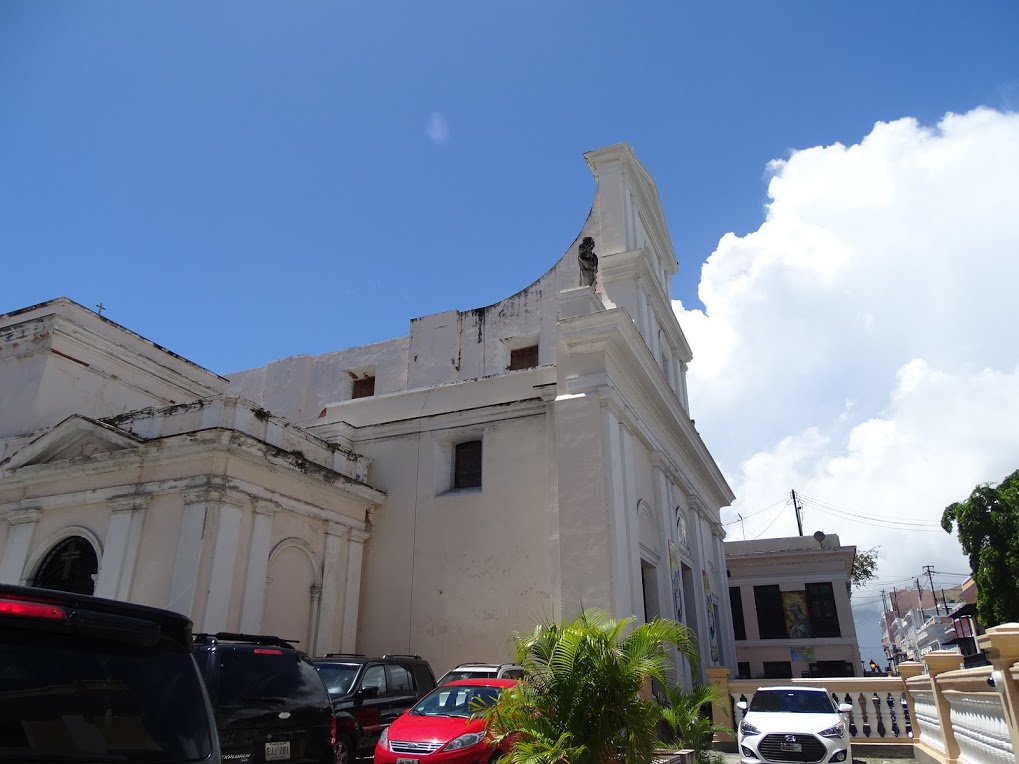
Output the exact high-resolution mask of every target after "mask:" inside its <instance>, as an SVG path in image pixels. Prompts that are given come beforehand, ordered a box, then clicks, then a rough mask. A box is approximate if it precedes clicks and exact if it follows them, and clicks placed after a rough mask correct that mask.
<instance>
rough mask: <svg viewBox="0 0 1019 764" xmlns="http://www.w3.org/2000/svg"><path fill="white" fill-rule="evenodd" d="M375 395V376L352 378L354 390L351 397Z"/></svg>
mask: <svg viewBox="0 0 1019 764" xmlns="http://www.w3.org/2000/svg"><path fill="white" fill-rule="evenodd" d="M373 395H375V377H365V378H364V379H355V380H354V391H353V393H352V394H351V396H350V397H351V398H371V397H372V396H373Z"/></svg>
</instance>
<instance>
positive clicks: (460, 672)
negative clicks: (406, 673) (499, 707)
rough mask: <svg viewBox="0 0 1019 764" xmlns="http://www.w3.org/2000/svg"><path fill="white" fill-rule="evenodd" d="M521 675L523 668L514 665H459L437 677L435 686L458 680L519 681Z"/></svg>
mask: <svg viewBox="0 0 1019 764" xmlns="http://www.w3.org/2000/svg"><path fill="white" fill-rule="evenodd" d="M523 675H524V667H523V666H518V665H517V664H515V663H461V664H460V665H459V666H457V667H456V668H453V669H450V670H449V671H447V672H446V673H445V674H443V675H442V676H441V677H439V681H438V682H436V683H435V686H436V687H441V686H442V685H444V684H446V682H454V681H456V680H458V679H520V678H521V677H522V676H523Z"/></svg>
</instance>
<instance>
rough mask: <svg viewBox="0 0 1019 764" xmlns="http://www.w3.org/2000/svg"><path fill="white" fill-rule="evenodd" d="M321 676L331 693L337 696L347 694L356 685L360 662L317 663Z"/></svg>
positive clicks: (316, 666)
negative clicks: (355, 680)
mask: <svg viewBox="0 0 1019 764" xmlns="http://www.w3.org/2000/svg"><path fill="white" fill-rule="evenodd" d="M315 668H316V669H318V673H319V676H321V677H322V681H323V682H325V685H326V689H327V690H328V691H329V694H330V695H332V696H335V697H339V696H341V695H347V694H349V693H350V690H351V688H352V687H353V686H354V679H356V678H357V670H358V669H359V668H361V665H360V664H359V663H317V664H315Z"/></svg>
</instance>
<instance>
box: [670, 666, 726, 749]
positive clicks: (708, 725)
mask: <svg viewBox="0 0 1019 764" xmlns="http://www.w3.org/2000/svg"><path fill="white" fill-rule="evenodd" d="M666 692H667V697H668V702H669V705H668V707H667V708H664V709H662V717H663V719H664V720H665V723H666V724H667V725H668V727H669V729H670V730H671V731H672V734H673V735H674V736H675V741H674V742H676V743H677V744H678V745H681V746H682V747H684V748H690V749H692V750H693V751H695V752H696V756H697V761H698V762H699V764H708V762H711V761H712V760H714V759H715V758H717V756H715V755H713V754H712V753H711V741H712V739H713V738H714V736H715V733H719V732H722V733H728V734H730V735H731V734H732V730H730V729H728V728H727V727H726V726H725V725H723V724H715V723H714V722H713V721H712V720H711V716H710V715H708V716H705V714H704V711H705V710H706V709H705V706H707V707H708V709H710V707H711V706H712V705H717V706H718V707H719V708H721V709H722V710H723V711H725V714H726V716H728V714H729V712H728V710H727V709H726V708H725V706H724V705H723V703H722V698H723V697H724V695H723V694H722V693H721V692H720V691H719V689H718V688H717V687H716V686H715V685H713V684H701V685H697V686H696V687H694V688H693V689H692V690H686V689H684V688H683V687H679V686H676V687H669V688H668V690H667V691H666Z"/></svg>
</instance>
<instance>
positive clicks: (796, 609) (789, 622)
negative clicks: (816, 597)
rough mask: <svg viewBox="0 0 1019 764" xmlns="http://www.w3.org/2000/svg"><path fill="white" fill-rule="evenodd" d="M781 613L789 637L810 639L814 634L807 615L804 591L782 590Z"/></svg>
mask: <svg viewBox="0 0 1019 764" xmlns="http://www.w3.org/2000/svg"><path fill="white" fill-rule="evenodd" d="M782 613H783V615H784V616H785V631H786V635H787V636H788V637H789V639H810V638H811V637H813V636H814V634H813V632H812V631H811V629H810V617H809V616H808V615H807V593H806V592H782Z"/></svg>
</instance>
